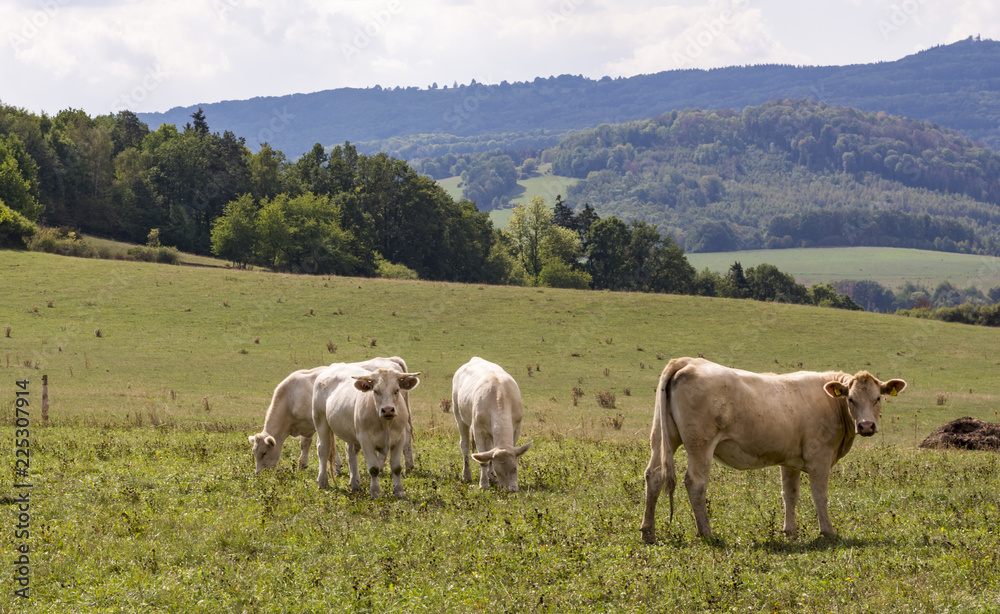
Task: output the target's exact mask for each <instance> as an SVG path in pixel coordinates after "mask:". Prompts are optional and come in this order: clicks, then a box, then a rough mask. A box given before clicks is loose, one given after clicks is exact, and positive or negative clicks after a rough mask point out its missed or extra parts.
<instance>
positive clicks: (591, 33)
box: [0, 0, 1000, 116]
mask: <svg viewBox="0 0 1000 614" xmlns="http://www.w3.org/2000/svg"><path fill="white" fill-rule="evenodd" d="M977 35H978V36H981V37H982V38H984V39H985V38H990V39H995V40H1000V2H996V0H893V1H887V0H886V1H884V0H707V1H700V2H699V1H688V2H652V1H646V0H419V2H418V1H417V0H352V1H345V0H331V1H326V2H324V1H319V0H168V1H166V2H164V1H163V0H94V1H85V0H0V36H2V37H3V38H2V39H0V101H2V102H3V103H5V104H8V105H14V106H17V107H22V108H25V109H27V110H28V111H32V112H35V113H42V112H45V113H48V114H50V115H53V114H56V113H58V112H59V111H60V110H63V109H67V108H73V109H83V110H84V111H86V112H87V113H89V114H90V115H93V116H96V115H103V114H107V113H117V112H120V111H123V110H131V111H135V112H155V111H166V110H167V109H170V108H172V107H176V106H190V105H195V104H199V103H210V102H218V101H221V100H242V99H247V98H254V97H257V96H282V95H286V94H294V93H308V92H316V91H321V90H328V89H335V88H340V87H362V88H363V87H372V86H375V85H380V86H382V87H395V86H402V87H409V86H416V87H421V88H426V87H428V86H430V85H431V84H434V83H437V84H438V85H439V86H441V87H443V86H445V85H447V86H451V85H452V84H454V83H456V82H457V83H469V82H470V81H471V80H473V79H475V80H476V81H478V82H480V83H487V84H492V83H499V82H501V81H509V82H515V81H530V80H532V79H534V78H535V77H548V76H552V75H561V74H572V75H583V76H585V77H590V78H594V79H599V78H601V77H603V76H606V75H607V76H611V77H618V76H622V77H629V76H633V75H637V74H646V73H655V72H660V71H664V70H673V69H679V68H713V67H719V66H732V65H749V64H773V63H781V64H795V65H845V64H857V63H868V62H876V61H892V60H896V59H899V58H901V57H903V56H905V55H909V54H912V53H915V52H917V51H921V50H924V49H927V48H929V47H933V46H935V45H941V44H948V43H952V42H955V41H957V40H961V39H964V38H968V37H969V36H977Z"/></svg>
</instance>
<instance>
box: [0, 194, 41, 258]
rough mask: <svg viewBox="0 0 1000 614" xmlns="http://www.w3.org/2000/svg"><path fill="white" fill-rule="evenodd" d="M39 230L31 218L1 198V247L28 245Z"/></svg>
mask: <svg viewBox="0 0 1000 614" xmlns="http://www.w3.org/2000/svg"><path fill="white" fill-rule="evenodd" d="M37 230H38V229H37V228H35V224H34V223H33V222H32V221H31V220H29V219H28V218H26V217H24V216H23V215H21V214H20V213H18V212H17V211H14V210H13V209H11V208H10V207H8V206H7V205H5V204H4V203H3V201H2V200H0V247H20V248H23V247H26V246H27V245H28V242H29V240H30V239H31V237H33V236H34V235H35V233H36V232H37Z"/></svg>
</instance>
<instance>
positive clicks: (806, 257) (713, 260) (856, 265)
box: [687, 247, 1000, 292]
mask: <svg viewBox="0 0 1000 614" xmlns="http://www.w3.org/2000/svg"><path fill="white" fill-rule="evenodd" d="M687 259H688V261H689V262H690V263H691V265H692V266H694V267H695V269H696V270H699V271H700V270H702V269H704V268H706V267H707V268H708V269H710V270H713V271H718V272H720V273H725V272H726V271H728V270H729V267H730V265H732V264H733V263H734V262H739V263H741V264H742V265H743V268H748V267H751V266H756V265H758V264H762V263H765V262H766V263H768V264H773V265H774V266H776V267H778V268H779V269H781V270H782V271H785V272H786V273H791V274H792V275H794V276H795V278H796V280H798V281H799V283H804V284H806V285H812V284H814V283H826V282H832V281H838V280H841V279H870V280H873V281H877V282H879V283H880V284H882V285H884V286H887V287H890V288H899V287H900V286H901V285H903V284H904V283H905V282H907V281H912V282H914V283H917V284H923V285H925V286H928V287H929V288H930V289H932V290H933V289H934V288H935V287H936V286H937V285H938V284H939V283H941V282H942V281H945V280H948V281H950V282H951V283H953V284H954V285H956V286H957V287H959V288H967V287H969V286H976V287H978V288H979V289H980V290H983V291H984V292H985V291H986V290H989V289H990V288H993V287H996V286H1000V258H997V257H994V256H972V255H968V254H951V253H947V252H930V251H922V250H916V249H897V248H891V247H830V248H810V249H767V250H751V251H741V252H717V253H702V254H687Z"/></svg>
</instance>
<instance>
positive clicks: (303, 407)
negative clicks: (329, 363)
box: [249, 366, 341, 473]
mask: <svg viewBox="0 0 1000 614" xmlns="http://www.w3.org/2000/svg"><path fill="white" fill-rule="evenodd" d="M324 369H326V367H325V366H323V367H315V368H313V369H300V370H299V371H295V372H294V373H292V374H291V375H289V376H288V377H286V378H285V379H284V380H282V381H281V383H280V384H278V386H277V387H276V388H275V389H274V395H272V397H271V405H270V406H269V407H268V408H267V414H266V415H265V417H264V428H263V430H261V432H259V433H257V434H256V435H250V436H249V440H250V446H251V450H252V452H253V458H254V462H255V464H256V466H257V472H258V473H259V472H260V471H262V470H263V469H270V468H272V467H274V466H275V465H277V464H278V460H279V459H280V458H281V446H282V444H284V442H285V439H287V438H288V437H289V436H292V437H298V438H299V450H300V451H299V469H305V468H306V467H307V466H308V464H309V446H310V445H311V443H312V437H313V433H315V432H316V427H315V426H314V424H313V417H312V395H313V384H314V383H315V381H316V376H318V375H319V374H320V372H321V371H323V370H324ZM329 460H330V461H332V462H333V463H334V465H335V467H336V471H337V473H340V465H341V461H340V456H339V455H338V454H337V450H336V448H335V447H334V448H333V449H332V454H331V457H330V459H329Z"/></svg>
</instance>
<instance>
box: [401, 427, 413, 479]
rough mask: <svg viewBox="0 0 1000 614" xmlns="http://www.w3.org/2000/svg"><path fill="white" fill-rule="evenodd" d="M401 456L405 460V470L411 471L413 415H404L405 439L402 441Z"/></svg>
mask: <svg viewBox="0 0 1000 614" xmlns="http://www.w3.org/2000/svg"><path fill="white" fill-rule="evenodd" d="M403 458H404V459H405V460H406V472H407V473H409V472H411V471H413V415H412V414H407V416H406V441H405V442H404V443H403Z"/></svg>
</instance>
